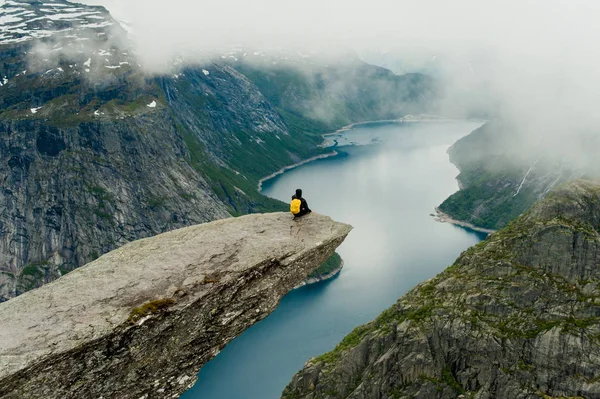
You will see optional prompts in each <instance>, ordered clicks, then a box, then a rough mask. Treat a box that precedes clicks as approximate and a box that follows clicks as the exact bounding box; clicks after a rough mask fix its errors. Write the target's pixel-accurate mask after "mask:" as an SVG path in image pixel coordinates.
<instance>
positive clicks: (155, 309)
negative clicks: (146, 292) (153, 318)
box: [127, 298, 175, 324]
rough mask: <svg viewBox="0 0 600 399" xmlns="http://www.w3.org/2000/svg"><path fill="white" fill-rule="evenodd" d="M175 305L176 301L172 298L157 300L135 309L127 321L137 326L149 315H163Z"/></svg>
mask: <svg viewBox="0 0 600 399" xmlns="http://www.w3.org/2000/svg"><path fill="white" fill-rule="evenodd" d="M173 305H175V300H173V299H172V298H164V299H155V300H153V301H150V302H146V303H145V304H143V305H142V306H138V307H137V308H134V309H133V310H132V311H131V314H130V315H129V318H128V319H127V321H128V322H129V323H131V324H135V323H137V322H138V321H139V320H141V319H142V318H144V317H146V316H148V315H153V314H159V313H162V312H164V311H165V310H166V309H168V308H170V307H171V306H173Z"/></svg>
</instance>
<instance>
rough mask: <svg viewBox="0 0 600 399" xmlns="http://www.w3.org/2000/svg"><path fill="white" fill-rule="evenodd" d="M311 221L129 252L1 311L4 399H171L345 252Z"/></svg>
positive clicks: (139, 244) (281, 218)
mask: <svg viewBox="0 0 600 399" xmlns="http://www.w3.org/2000/svg"><path fill="white" fill-rule="evenodd" d="M350 230H351V227H350V226H348V225H345V224H341V223H337V222H334V221H332V220H331V219H330V218H328V217H325V216H321V215H318V214H316V213H313V214H311V215H308V216H306V217H304V218H302V219H301V220H299V221H295V220H293V219H292V217H291V216H290V215H289V214H284V213H273V214H264V215H250V216H243V217H240V218H228V219H223V220H219V221H216V222H212V223H208V224H203V225H197V226H192V227H188V228H184V229H180V230H175V231H172V232H169V233H165V234H162V235H159V236H156V237H152V238H147V239H143V240H139V241H135V242H132V243H129V244H127V245H125V246H123V247H122V248H120V249H118V250H115V251H112V252H110V253H108V254H106V255H104V256H102V257H101V258H99V259H98V260H96V261H94V262H92V263H90V264H88V265H86V266H84V267H81V268H79V269H77V270H75V271H73V272H72V273H69V274H67V275H66V276H63V277H62V278H60V279H58V280H56V281H54V282H52V283H50V284H47V285H45V286H43V287H41V288H39V289H37V290H33V291H30V292H28V293H25V294H23V295H21V296H19V297H17V298H14V299H12V300H10V301H8V302H6V303H4V304H2V305H0V325H2V329H1V330H0V398H15V399H16V398H45V399H47V398H100V397H103V398H135V399H139V398H141V397H143V398H167V397H168V398H171V397H177V396H178V394H180V393H182V392H183V391H184V390H186V389H187V388H189V387H190V386H191V385H192V384H193V382H194V381H195V378H196V373H197V372H198V370H199V369H200V367H201V366H202V365H203V364H205V363H206V362H207V361H208V360H210V359H211V358H212V357H214V356H215V355H216V354H217V353H218V352H219V350H221V349H222V348H223V347H224V346H225V345H226V344H227V343H228V342H229V341H230V340H231V339H233V338H234V337H235V336H237V335H238V334H240V333H241V332H242V331H243V330H245V329H246V328H248V327H249V326H250V325H252V324H254V323H256V322H257V321H259V320H261V319H263V318H265V317H266V316H267V315H268V314H269V313H270V312H271V311H273V310H274V308H275V307H276V305H277V304H278V302H279V300H280V299H281V297H282V296H283V295H285V294H286V293H287V292H288V291H289V290H291V289H292V288H293V287H294V286H295V285H296V284H298V283H299V282H300V281H302V280H303V279H304V278H305V277H306V276H307V275H308V274H309V273H310V272H312V271H313V270H314V269H315V268H317V267H318V266H319V265H320V264H322V263H323V262H324V260H325V259H327V258H328V257H329V256H331V254H332V253H333V252H334V250H335V248H336V247H337V246H338V245H340V244H341V243H342V241H343V240H344V238H345V237H346V235H347V234H348V233H349V232H350Z"/></svg>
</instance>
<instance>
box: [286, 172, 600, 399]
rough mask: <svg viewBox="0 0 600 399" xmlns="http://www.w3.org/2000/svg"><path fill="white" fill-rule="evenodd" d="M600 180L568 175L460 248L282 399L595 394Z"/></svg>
mask: <svg viewBox="0 0 600 399" xmlns="http://www.w3.org/2000/svg"><path fill="white" fill-rule="evenodd" d="M599 265H600V185H599V184H597V183H592V182H589V181H576V182H574V183H571V184H569V185H566V186H562V187H560V188H559V189H556V190H555V191H553V192H551V193H550V194H549V195H548V196H547V197H546V198H545V199H544V200H542V201H540V202H539V203H537V204H536V205H535V206H534V207H533V208H532V209H531V210H529V211H528V212H526V213H525V214H524V215H522V216H521V217H519V218H518V219H516V220H515V221H514V222H512V223H510V224H509V226H507V227H506V228H505V229H503V230H501V231H499V232H497V233H494V234H492V235H491V236H490V237H488V239H487V240H486V241H484V242H482V243H481V244H479V245H477V246H475V247H473V248H471V249H469V250H467V251H465V252H464V253H463V254H462V255H461V256H460V257H459V258H458V260H457V261H456V263H455V264H454V265H452V266H451V267H450V268H448V269H447V270H446V271H444V272H443V273H441V274H440V275H438V276H437V277H435V278H433V279H431V280H429V281H426V282H424V283H422V284H420V285H419V286H417V287H416V288H415V289H413V290H412V291H411V292H409V293H408V294H407V295H406V296H404V297H403V298H401V299H400V300H399V301H398V302H397V303H396V304H395V305H394V306H392V307H391V308H390V309H388V310H386V311H385V312H383V313H382V314H381V315H380V316H379V317H378V318H377V319H376V320H375V321H373V322H371V323H369V324H366V325H364V326H361V327H358V328H357V329H355V330H354V331H353V332H352V333H351V334H350V335H348V336H347V337H346V338H345V339H344V340H343V341H342V342H341V343H340V344H339V345H338V346H337V347H336V348H335V350H334V351H332V352H330V353H327V354H324V355H322V356H320V357H318V358H315V359H312V360H310V361H309V362H308V363H307V364H306V365H305V368H304V370H302V371H301V372H300V373H298V374H297V375H296V376H295V377H294V379H293V381H292V382H291V384H290V385H289V386H288V387H287V388H286V390H285V391H284V393H283V397H284V398H288V399H290V398H332V399H333V398H355V399H358V398H362V399H367V398H368V399H375V398H386V399H392V398H393V399H398V398H456V397H460V396H459V395H463V396H462V397H465V398H478V399H483V398H506V399H509V398H510V399H514V398H540V397H542V398H551V397H552V398H559V397H585V398H600V381H599V379H598V375H600V345H599V343H600V268H599Z"/></svg>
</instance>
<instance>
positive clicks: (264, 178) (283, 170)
mask: <svg viewBox="0 0 600 399" xmlns="http://www.w3.org/2000/svg"><path fill="white" fill-rule="evenodd" d="M337 154H338V152H337V151H331V152H328V153H326V154H320V155H315V156H314V157H310V158H307V159H304V160H302V161H300V162H296V163H295V164H292V165H288V166H284V167H283V168H281V169H279V170H278V171H276V172H273V173H271V174H270V175H268V176H265V177H263V178H261V179H260V180H259V181H258V187H257V189H258V192H259V193H260V192H261V191H262V185H263V183H264V182H266V181H267V180H271V179H272V178H274V177H277V176H279V175H282V174H284V173H285V172H287V171H288V170H291V169H295V168H297V167H299V166H302V165H305V164H307V163H309V162H312V161H317V160H319V159H325V158H330V157H334V156H336V155H337Z"/></svg>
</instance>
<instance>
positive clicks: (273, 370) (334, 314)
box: [182, 121, 484, 399]
mask: <svg viewBox="0 0 600 399" xmlns="http://www.w3.org/2000/svg"><path fill="white" fill-rule="evenodd" d="M480 125H481V123H479V122H473V121H452V122H403V123H373V124H368V125H361V126H358V127H355V128H353V129H351V130H348V131H346V132H344V133H342V134H339V135H336V136H335V137H331V136H330V137H329V138H330V140H331V141H332V142H333V141H334V140H335V142H336V143H337V147H336V148H337V150H338V152H339V155H338V156H335V157H332V158H327V159H322V160H318V161H315V162H311V163H309V164H305V165H303V166H301V167H298V168H296V169H293V170H290V171H288V172H286V173H284V174H283V175H280V176H278V177H276V178H274V179H271V180H269V181H267V182H265V183H264V184H263V192H264V194H266V195H268V196H271V197H274V198H278V199H280V200H282V201H285V202H288V201H289V199H290V197H291V195H292V194H293V193H294V190H295V189H296V188H302V189H303V191H304V197H305V198H306V199H307V201H308V204H309V206H310V207H311V208H312V209H313V210H314V211H316V212H319V213H322V214H326V215H329V216H331V217H332V218H334V219H336V220H339V221H343V222H346V223H350V224H352V225H353V226H354V230H353V231H352V233H350V235H349V236H348V238H347V240H346V241H345V242H344V243H343V244H342V246H340V248H339V251H338V252H339V254H340V255H341V256H342V258H343V259H344V261H345V265H344V269H343V270H342V272H341V273H340V274H339V276H337V277H336V278H334V279H332V280H330V281H327V282H323V283H319V284H315V285H311V286H305V287H302V288H300V289H297V290H294V291H293V292H291V293H290V294H288V295H287V296H286V297H284V298H283V300H282V301H281V304H280V305H279V307H278V308H277V309H276V310H275V312H273V313H272V314H271V315H270V316H269V317H268V318H266V319H265V320H263V321H262V322H260V323H258V324H256V325H254V326H253V327H252V328H250V329H248V330H247V331H246V332H244V333H243V334H242V335H241V336H240V337H238V338H237V339H236V340H234V341H233V342H231V343H230V344H229V345H228V346H227V347H226V348H225V349H224V350H223V351H222V352H221V353H220V354H219V355H218V356H217V357H216V358H215V359H213V360H212V361H211V362H209V363H208V364H207V365H205V366H204V368H202V370H201V371H200V374H199V376H198V382H197V383H196V385H195V386H194V387H193V388H192V389H191V390H189V391H188V392H186V394H185V395H183V396H182V397H183V398H186V399H192V398H194V399H276V398H279V397H280V394H281V392H282V390H283V388H284V387H285V385H286V384H287V383H288V382H289V381H290V380H291V378H292V375H293V374H294V373H295V372H297V371H298V370H299V369H300V368H302V366H303V364H304V362H305V361H306V360H308V359H309V358H310V357H313V356H316V355H319V354H321V353H324V352H327V351H329V350H331V349H333V348H334V347H335V345H336V344H337V343H338V342H339V341H340V340H341V339H342V338H343V337H344V336H345V335H346V334H348V333H349V332H350V331H351V330H352V329H353V328H354V327H356V326H358V325H360V324H363V323H365V322H368V321H369V320H372V319H373V318H375V317H376V316H377V315H378V314H379V313H381V312H382V311H383V310H384V309H386V308H388V307H389V306H391V305H392V304H393V303H394V302H395V301H396V300H397V299H398V298H399V297H400V296H402V295H403V294H404V293H406V292H407V291H408V290H410V289H411V288H412V287H414V286H415V285H416V284H418V283H419V282H421V281H424V280H426V279H429V278H431V277H433V276H435V275H436V274H437V273H439V272H441V271H442V270H444V269H445V268H446V267H447V266H449V265H451V264H452V263H453V261H454V260H455V259H456V257H457V256H458V255H459V254H460V253H461V252H462V251H463V250H465V249H466V248H468V247H469V246H472V245H474V244H476V243H477V242H479V241H480V240H481V239H483V238H484V236H483V235H482V234H479V233H475V232H471V231H467V230H465V229H462V228H459V227H456V226H453V225H450V224H442V223H438V222H436V221H435V220H434V219H433V218H432V217H431V216H430V214H431V213H432V212H433V210H434V208H435V207H436V206H437V205H439V204H440V203H441V202H442V201H443V200H444V199H445V198H446V197H448V196H449V195H450V194H452V193H453V192H455V191H456V190H458V185H457V182H456V180H455V177H456V175H457V174H458V170H457V169H456V167H454V166H453V165H452V164H450V162H449V160H448V155H447V154H446V150H447V149H448V147H449V146H450V145H452V144H453V143H454V142H455V141H456V140H458V139H459V138H461V137H463V136H465V135H467V134H469V133H470V132H471V131H473V130H474V129H476V128H477V127H479V126H480Z"/></svg>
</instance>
